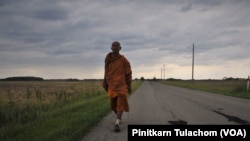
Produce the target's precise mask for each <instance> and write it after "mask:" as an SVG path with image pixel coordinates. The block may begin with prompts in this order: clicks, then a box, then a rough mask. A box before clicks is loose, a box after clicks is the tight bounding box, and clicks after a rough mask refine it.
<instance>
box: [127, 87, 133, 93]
mask: <svg viewBox="0 0 250 141" xmlns="http://www.w3.org/2000/svg"><path fill="white" fill-rule="evenodd" d="M131 91H132V90H131V86H128V93H129V94H131Z"/></svg>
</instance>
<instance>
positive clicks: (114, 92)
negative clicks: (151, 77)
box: [102, 41, 132, 132]
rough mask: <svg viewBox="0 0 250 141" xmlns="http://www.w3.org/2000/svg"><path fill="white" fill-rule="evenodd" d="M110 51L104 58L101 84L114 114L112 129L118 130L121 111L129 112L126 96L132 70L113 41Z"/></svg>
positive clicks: (128, 92)
mask: <svg viewBox="0 0 250 141" xmlns="http://www.w3.org/2000/svg"><path fill="white" fill-rule="evenodd" d="M111 50H112V52H110V53H108V54H107V56H106V58H105V73H104V80H103V82H102V86H103V87H104V88H105V90H106V91H107V93H108V96H109V97H110V106H111V110H113V111H114V112H115V114H116V120H115V125H114V131H115V132H119V131H120V128H119V124H120V120H121V117H122V114H123V112H129V105H128V100H127V96H128V94H130V93H131V82H132V70H131V65H130V62H129V61H128V60H127V58H126V57H125V56H124V55H121V54H120V53H119V52H120V50H121V45H120V43H119V42H118V41H114V42H113V43H112V46H111Z"/></svg>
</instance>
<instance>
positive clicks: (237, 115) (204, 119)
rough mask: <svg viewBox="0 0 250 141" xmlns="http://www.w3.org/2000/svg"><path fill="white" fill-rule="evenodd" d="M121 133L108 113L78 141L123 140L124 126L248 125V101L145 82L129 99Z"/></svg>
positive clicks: (125, 139) (125, 140)
mask: <svg viewBox="0 0 250 141" xmlns="http://www.w3.org/2000/svg"><path fill="white" fill-rule="evenodd" d="M129 105H130V112H128V113H124V115H123V119H122V123H121V125H120V128H121V132H120V133H114V132H113V124H114V121H115V114H114V113H112V112H111V113H110V114H108V115H107V116H106V117H105V118H104V119H103V120H102V121H101V122H100V123H99V124H98V125H97V126H96V127H94V128H93V130H92V131H91V132H90V133H89V134H87V135H86V136H85V137H84V138H83V139H82V141H127V140H128V137H127V135H128V132H127V125H128V124H163V125H171V124H188V125H190V124H228V125H229V124H232V125H234V124H250V106H249V105H250V100H247V99H242V98H235V97H229V96H223V95H218V94H213V93H207V92H201V91H196V90H190V89H185V88H179V87H174V86H168V85H164V84H160V83H157V82H150V81H145V82H144V83H143V84H142V85H141V87H139V88H138V89H137V91H135V92H134V93H133V94H132V95H131V96H130V97H129Z"/></svg>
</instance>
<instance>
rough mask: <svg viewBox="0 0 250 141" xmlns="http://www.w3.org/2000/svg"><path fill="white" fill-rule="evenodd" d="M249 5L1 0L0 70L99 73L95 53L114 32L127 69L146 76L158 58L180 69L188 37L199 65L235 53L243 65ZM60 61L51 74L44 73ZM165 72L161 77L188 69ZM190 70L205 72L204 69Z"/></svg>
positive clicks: (225, 0) (100, 54) (216, 64)
mask: <svg viewBox="0 0 250 141" xmlns="http://www.w3.org/2000/svg"><path fill="white" fill-rule="evenodd" d="M249 6H250V2H248V1H247V0H241V1H236V0H222V1H217V0H211V1H200V0H188V1H185V2H183V1H178V0H177V1H176V0H171V1H165V0H156V1H151V0H145V1H140V0H138V1H132V0H126V1H122V0H121V1H116V0H115V1H113V0H107V1H89V0H84V1H81V0H76V1H66V0H55V1H53V2H52V1H50V0H43V1H31V0H25V1H22V2H21V1H17V0H2V1H1V2H0V18H1V19H2V20H1V21H0V29H1V32H0V60H1V62H0V65H1V66H2V67H1V68H3V69H2V70H1V72H2V73H1V74H2V76H0V78H2V77H8V76H12V75H15V76H16V75H39V76H40V75H41V77H45V78H52V77H53V78H54V77H56V78H58V77H66V78H68V77H70V74H68V73H67V70H70V71H71V72H72V71H73V72H75V75H74V77H77V76H79V78H82V77H83V76H86V77H89V78H102V75H103V59H104V57H105V55H106V54H107V53H108V52H109V51H110V45H111V43H112V41H114V40H118V41H120V42H121V44H122V51H121V53H122V54H124V55H126V56H128V58H129V59H131V64H132V65H133V66H134V74H135V75H134V77H140V76H141V75H145V74H147V75H149V74H150V75H149V77H151V76H153V75H154V74H157V71H158V73H159V68H160V67H161V66H162V64H166V67H167V66H168V64H169V68H173V69H183V70H184V69H187V68H188V66H189V65H190V64H191V57H192V45H193V43H194V44H195V53H196V59H197V60H196V65H199V67H208V66H210V67H211V69H213V68H217V69H218V71H221V72H222V70H220V69H223V68H222V67H220V64H223V65H226V66H227V65H228V67H230V65H232V62H236V61H237V63H241V64H242V65H241V66H244V67H246V68H242V69H244V70H245V69H248V70H249V66H247V65H245V64H248V62H247V61H246V60H247V59H250V58H249V55H248V53H247V52H248V48H249V45H250V42H249V41H248V39H247V37H248V35H249V32H250V31H249V25H250V24H249V23H250V20H249V19H250V18H249V15H248V13H249V8H248V7H249ZM170 66H171V67H170ZM174 66H175V67H176V68H175V67H174ZM23 67H27V69H28V70H27V69H25V68H23ZM62 68H64V69H65V70H64V71H61V72H60V73H58V76H57V75H56V74H53V75H52V74H51V73H49V72H50V71H52V70H53V71H55V70H58V69H59V70H60V69H62ZM157 69H158V70H157ZM14 70H15V71H14ZM143 70H145V71H143ZM81 71H83V72H81ZM169 72H173V73H171V74H169V75H168V76H169V77H171V76H172V77H178V76H182V77H183V79H186V78H189V77H190V76H188V75H185V74H179V73H180V72H179V71H178V70H171V71H169ZM174 72H176V73H174ZM151 73H152V75H151ZM153 73H154V74H153ZM59 74H60V75H59ZM231 74H232V73H230V71H228V75H231ZM234 74H235V73H234ZM217 75H218V76H220V77H221V78H222V77H223V76H221V75H224V74H217ZM246 75H248V74H246V72H244V73H242V72H241V73H239V74H238V75H237V76H235V77H243V76H246ZM218 76H216V77H218ZM197 77H198V78H200V79H202V78H208V77H212V76H209V72H208V73H207V75H205V74H202V75H201V76H197ZM233 77H234V76H233Z"/></svg>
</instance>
